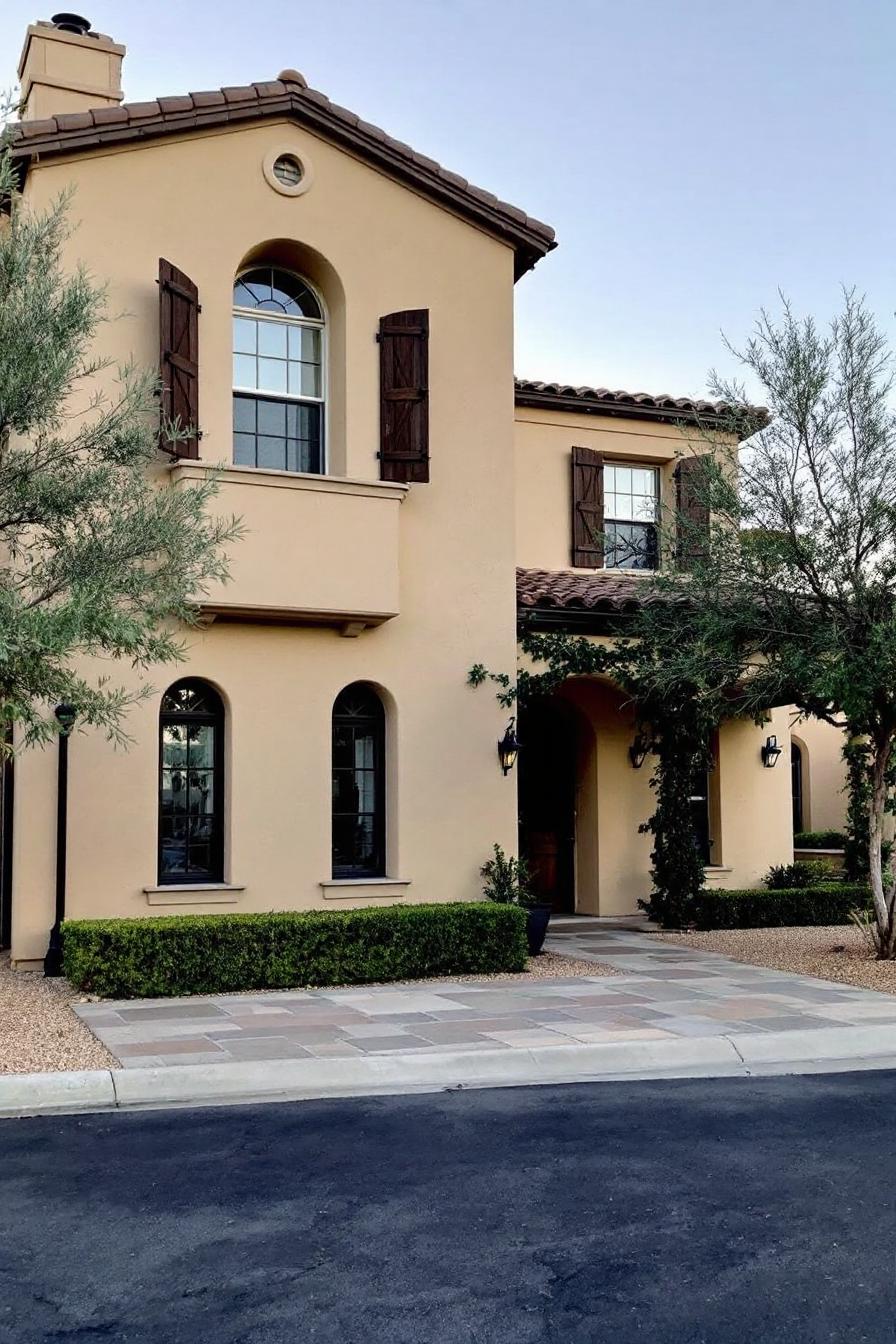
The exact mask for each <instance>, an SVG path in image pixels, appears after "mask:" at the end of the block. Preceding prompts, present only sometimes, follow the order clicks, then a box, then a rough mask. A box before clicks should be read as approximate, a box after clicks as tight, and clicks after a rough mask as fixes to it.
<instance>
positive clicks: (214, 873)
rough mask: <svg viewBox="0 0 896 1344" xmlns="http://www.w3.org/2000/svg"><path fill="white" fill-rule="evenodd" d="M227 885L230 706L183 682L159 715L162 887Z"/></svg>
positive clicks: (202, 688) (215, 695)
mask: <svg viewBox="0 0 896 1344" xmlns="http://www.w3.org/2000/svg"><path fill="white" fill-rule="evenodd" d="M223 880H224V705H223V704H222V702H221V697H220V696H219V695H218V693H217V691H215V690H213V689H212V687H211V686H209V685H208V684H207V683H206V682H204V681H197V680H195V679H187V680H185V681H178V682H176V683H175V684H174V685H173V686H171V687H169V689H168V690H167V691H166V692H165V694H164V696H163V697H162V707H161V711H160V713H159V884H160V885H161V884H163V883H178V882H183V883H190V882H222V881H223Z"/></svg>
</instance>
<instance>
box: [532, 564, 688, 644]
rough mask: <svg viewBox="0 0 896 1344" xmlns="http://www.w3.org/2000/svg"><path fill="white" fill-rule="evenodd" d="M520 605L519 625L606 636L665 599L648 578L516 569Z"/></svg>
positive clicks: (603, 572)
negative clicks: (643, 608)
mask: <svg viewBox="0 0 896 1344" xmlns="http://www.w3.org/2000/svg"><path fill="white" fill-rule="evenodd" d="M516 601H517V616H519V621H520V625H525V626H529V628H535V626H551V628H553V629H582V630H590V632H592V633H602V632H607V630H610V629H613V628H615V629H618V628H619V625H618V618H619V617H626V616H631V614H633V613H634V612H637V610H638V607H639V606H642V605H643V603H650V602H657V601H666V598H665V597H664V595H661V594H658V593H657V590H656V589H654V587H653V586H652V585H650V575H649V574H643V575H641V574H621V573H619V571H617V570H528V569H517V571H516Z"/></svg>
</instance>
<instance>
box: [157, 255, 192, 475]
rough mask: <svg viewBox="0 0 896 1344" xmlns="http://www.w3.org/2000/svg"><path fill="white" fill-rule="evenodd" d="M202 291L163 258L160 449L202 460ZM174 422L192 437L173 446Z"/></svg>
mask: <svg viewBox="0 0 896 1344" xmlns="http://www.w3.org/2000/svg"><path fill="white" fill-rule="evenodd" d="M199 311H200V309H199V290H198V289H197V288H196V286H195V285H194V284H193V281H192V280H191V279H190V277H189V276H188V275H184V273H183V271H179V270H178V269H177V267H176V266H172V265H171V262H170V261H165V259H164V258H163V257H160V258H159V376H160V378H161V383H162V396H161V434H160V440H159V441H160V446H161V447H162V449H163V450H164V451H165V452H166V453H172V454H173V455H174V456H175V457H198V456H199V438H200V432H199ZM169 421H174V422H175V423H177V424H178V425H179V427H180V428H181V429H189V430H190V431H191V437H190V438H188V439H180V440H177V441H176V442H172V441H171V440H170V439H169V438H168V436H167V434H166V432H165V427H166V425H167V423H168V422H169Z"/></svg>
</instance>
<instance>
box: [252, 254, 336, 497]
mask: <svg viewBox="0 0 896 1344" xmlns="http://www.w3.org/2000/svg"><path fill="white" fill-rule="evenodd" d="M324 332H325V320H324V312H323V308H322V306H321V303H320V300H319V299H318V297H317V295H316V294H315V293H314V291H313V290H312V288H311V286H310V285H309V284H308V282H307V281H305V280H303V279H301V277H300V276H298V275H293V274H292V272H291V271H284V270H280V269H278V268H277V267H274V266H255V267H253V268H252V269H251V270H249V271H245V272H244V273H243V274H242V275H240V276H238V277H237V281H236V284H235V285H234V287H233V460H234V462H235V463H237V464H238V465H240V466H244V467H268V468H272V469H275V470H278V471H310V472H322V471H323V470H324V405H325V394H324Z"/></svg>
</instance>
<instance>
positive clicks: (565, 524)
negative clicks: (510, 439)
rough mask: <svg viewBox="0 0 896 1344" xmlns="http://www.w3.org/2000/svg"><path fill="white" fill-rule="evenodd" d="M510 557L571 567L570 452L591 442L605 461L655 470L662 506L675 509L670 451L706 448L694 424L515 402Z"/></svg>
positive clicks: (526, 563)
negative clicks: (513, 526) (682, 425)
mask: <svg viewBox="0 0 896 1344" xmlns="http://www.w3.org/2000/svg"><path fill="white" fill-rule="evenodd" d="M515 441H516V456H515V467H516V530H517V541H516V556H517V561H516V562H517V564H518V565H521V566H522V567H523V568H528V569H569V568H570V557H571V546H572V538H571V534H570V517H571V512H572V508H571V502H570V477H571V466H570V462H571V452H572V449H573V448H574V447H577V448H593V449H595V450H596V451H597V452H601V453H603V454H604V455H605V456H606V458H607V459H608V460H610V461H612V460H617V461H623V462H628V461H631V462H637V463H641V464H643V465H644V466H650V467H659V468H660V489H661V505H662V506H663V507H665V508H666V509H672V508H674V504H675V495H674V490H675V482H674V481H673V479H672V472H673V471H674V470H675V466H676V456H675V455H676V452H677V453H679V454H682V453H693V452H699V451H701V450H704V451H705V447H706V444H705V441H704V440H702V439H701V438H700V436H699V434H698V432H697V431H696V430H694V431H693V432H692V433H691V434H687V433H685V432H683V431H682V430H680V429H678V428H676V426H674V425H665V424H650V423H649V422H644V421H640V420H626V419H623V418H622V417H616V416H609V415H573V414H571V413H568V412H558V411H546V410H541V409H538V408H530V407H527V406H520V407H517V410H516V425H515Z"/></svg>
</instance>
